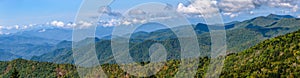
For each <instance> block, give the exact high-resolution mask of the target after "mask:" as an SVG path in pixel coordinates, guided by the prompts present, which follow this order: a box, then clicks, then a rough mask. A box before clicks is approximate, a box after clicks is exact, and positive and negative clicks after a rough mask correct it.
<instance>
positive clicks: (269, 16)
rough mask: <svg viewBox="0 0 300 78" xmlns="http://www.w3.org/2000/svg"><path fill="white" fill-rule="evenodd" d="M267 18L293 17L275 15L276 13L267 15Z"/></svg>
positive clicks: (289, 16)
mask: <svg viewBox="0 0 300 78" xmlns="http://www.w3.org/2000/svg"><path fill="white" fill-rule="evenodd" d="M267 18H273V19H283V18H294V17H293V16H291V15H276V14H270V15H268V16H267Z"/></svg>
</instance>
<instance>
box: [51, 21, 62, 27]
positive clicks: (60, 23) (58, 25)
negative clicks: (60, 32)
mask: <svg viewBox="0 0 300 78" xmlns="http://www.w3.org/2000/svg"><path fill="white" fill-rule="evenodd" d="M50 24H51V25H53V26H57V27H64V26H65V23H64V22H62V21H52V22H51V23H50Z"/></svg>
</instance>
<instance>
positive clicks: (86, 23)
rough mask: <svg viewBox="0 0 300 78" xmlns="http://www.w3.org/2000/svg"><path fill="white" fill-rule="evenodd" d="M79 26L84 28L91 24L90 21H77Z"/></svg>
mask: <svg viewBox="0 0 300 78" xmlns="http://www.w3.org/2000/svg"><path fill="white" fill-rule="evenodd" d="M76 25H77V26H79V27H80V28H85V27H90V26H92V25H93V23H92V22H87V21H79V22H78V23H77V24H76Z"/></svg>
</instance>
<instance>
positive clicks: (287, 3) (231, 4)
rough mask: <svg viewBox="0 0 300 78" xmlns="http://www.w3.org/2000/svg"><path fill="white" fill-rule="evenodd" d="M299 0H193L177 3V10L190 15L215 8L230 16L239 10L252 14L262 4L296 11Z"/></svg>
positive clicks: (233, 15)
mask: <svg viewBox="0 0 300 78" xmlns="http://www.w3.org/2000/svg"><path fill="white" fill-rule="evenodd" d="M299 3H300V0H218V1H217V0H195V1H194V2H191V3H190V4H188V5H187V6H184V4H183V3H179V4H178V6H177V11H178V12H181V13H184V14H189V15H192V16H195V15H198V16H199V15H201V14H200V13H199V12H198V11H199V10H200V9H203V10H202V11H203V12H202V14H206V13H213V12H215V11H216V9H219V11H220V12H222V13H224V14H223V15H227V16H230V17H236V16H238V15H239V13H240V12H245V11H248V12H249V13H250V14H254V13H253V11H252V10H254V9H256V8H260V7H262V6H266V7H271V8H287V9H290V11H291V12H297V11H298V10H299V7H298V5H299Z"/></svg>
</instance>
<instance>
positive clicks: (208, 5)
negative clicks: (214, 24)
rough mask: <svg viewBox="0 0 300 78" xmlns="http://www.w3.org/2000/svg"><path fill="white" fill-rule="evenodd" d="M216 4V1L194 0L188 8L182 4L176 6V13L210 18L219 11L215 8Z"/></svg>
mask: <svg viewBox="0 0 300 78" xmlns="http://www.w3.org/2000/svg"><path fill="white" fill-rule="evenodd" d="M217 3H218V2H217V1H216V0H196V1H194V2H192V3H191V4H190V5H188V6H184V4H183V3H179V4H178V6H177V11H178V12H181V13H185V14H190V15H196V16H199V15H207V16H210V15H211V14H216V13H217V12H219V9H218V8H217ZM200 11H201V14H200Z"/></svg>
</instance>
